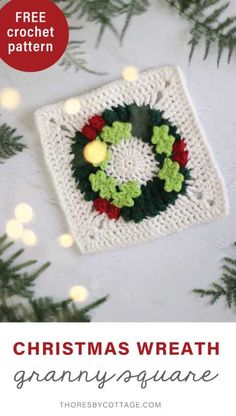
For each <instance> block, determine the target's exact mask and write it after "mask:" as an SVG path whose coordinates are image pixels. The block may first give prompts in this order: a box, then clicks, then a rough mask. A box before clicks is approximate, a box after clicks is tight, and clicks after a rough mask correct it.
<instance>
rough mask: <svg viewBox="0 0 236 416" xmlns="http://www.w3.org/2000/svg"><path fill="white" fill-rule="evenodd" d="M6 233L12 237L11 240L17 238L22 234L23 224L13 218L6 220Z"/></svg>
mask: <svg viewBox="0 0 236 416" xmlns="http://www.w3.org/2000/svg"><path fill="white" fill-rule="evenodd" d="M6 234H7V236H8V237H9V238H12V239H13V240H17V239H18V238H20V237H21V236H22V234H23V225H22V224H21V223H20V222H19V221H17V220H15V219H11V220H9V221H7V223H6Z"/></svg>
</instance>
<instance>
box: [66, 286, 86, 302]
mask: <svg viewBox="0 0 236 416" xmlns="http://www.w3.org/2000/svg"><path fill="white" fill-rule="evenodd" d="M88 295H89V293H88V290H87V289H86V288H85V287H84V286H73V287H72V288H71V289H70V298H71V299H72V300H73V301H74V302H84V301H85V300H86V299H87V298H88Z"/></svg>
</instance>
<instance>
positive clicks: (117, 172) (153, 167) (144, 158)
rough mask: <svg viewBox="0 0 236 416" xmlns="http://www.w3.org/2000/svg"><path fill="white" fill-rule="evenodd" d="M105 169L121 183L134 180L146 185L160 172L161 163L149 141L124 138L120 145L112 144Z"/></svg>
mask: <svg viewBox="0 0 236 416" xmlns="http://www.w3.org/2000/svg"><path fill="white" fill-rule="evenodd" d="M105 170H106V173H107V175H108V176H112V177H113V178H115V179H116V180H117V183H118V184H119V185H121V184H122V183H124V182H128V181H132V180H137V181H138V182H139V184H141V185H145V184H146V183H147V182H148V181H149V180H151V179H152V178H153V177H154V176H155V174H157V173H158V171H159V163H158V162H157V161H156V160H155V155H154V153H153V151H152V148H151V146H150V145H149V144H148V143H143V141H142V140H140V139H138V138H136V137H132V138H131V139H129V140H123V141H122V142H121V143H120V145H119V146H117V145H111V146H110V158H109V161H108V163H107V166H106V169H105Z"/></svg>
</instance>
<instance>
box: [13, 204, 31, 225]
mask: <svg viewBox="0 0 236 416" xmlns="http://www.w3.org/2000/svg"><path fill="white" fill-rule="evenodd" d="M33 215H34V213H33V210H32V208H31V206H30V205H28V204H25V203H22V204H18V205H17V206H16V208H15V217H16V219H17V220H18V221H20V222H21V223H22V224H27V223H29V222H30V221H32V219H33Z"/></svg>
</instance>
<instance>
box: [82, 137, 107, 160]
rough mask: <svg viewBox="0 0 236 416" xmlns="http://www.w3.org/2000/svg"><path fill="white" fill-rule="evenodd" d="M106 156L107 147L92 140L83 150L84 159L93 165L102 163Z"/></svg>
mask: <svg viewBox="0 0 236 416" xmlns="http://www.w3.org/2000/svg"><path fill="white" fill-rule="evenodd" d="M106 156H107V145H106V143H103V142H99V141H98V140H93V141H92V142H90V143H88V144H87V145H86V146H85V148H84V158H85V159H86V160H87V162H89V163H92V164H93V165H98V164H99V163H101V162H103V161H104V160H105V159H106Z"/></svg>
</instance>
